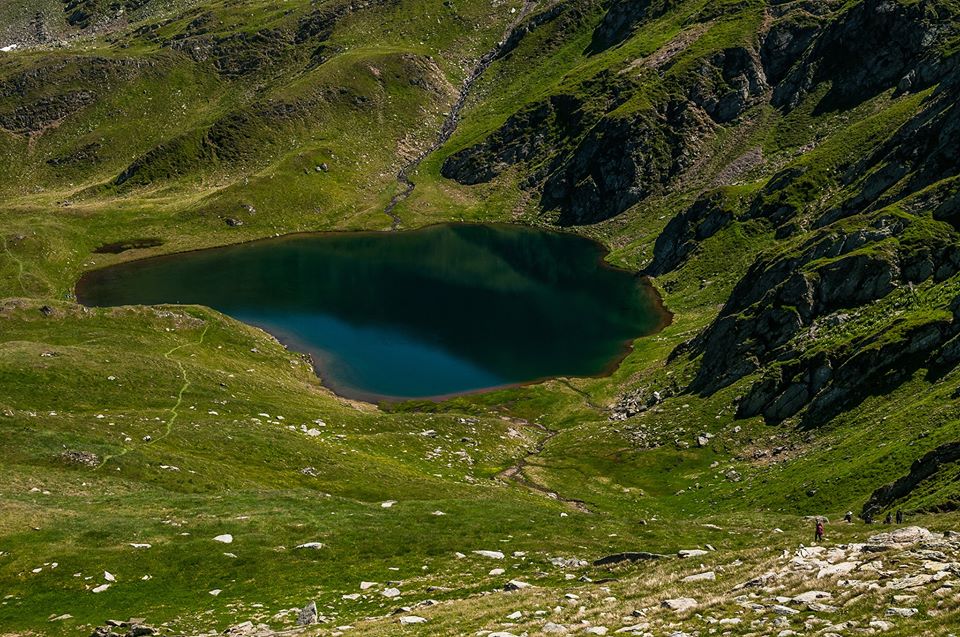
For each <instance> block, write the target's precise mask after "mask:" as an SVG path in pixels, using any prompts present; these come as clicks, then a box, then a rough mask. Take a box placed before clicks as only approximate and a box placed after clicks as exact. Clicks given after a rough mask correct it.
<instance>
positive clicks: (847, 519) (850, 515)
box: [843, 511, 853, 524]
mask: <svg viewBox="0 0 960 637" xmlns="http://www.w3.org/2000/svg"><path fill="white" fill-rule="evenodd" d="M843 521H844V522H846V523H847V524H853V511H847V514H846V515H844V516H843Z"/></svg>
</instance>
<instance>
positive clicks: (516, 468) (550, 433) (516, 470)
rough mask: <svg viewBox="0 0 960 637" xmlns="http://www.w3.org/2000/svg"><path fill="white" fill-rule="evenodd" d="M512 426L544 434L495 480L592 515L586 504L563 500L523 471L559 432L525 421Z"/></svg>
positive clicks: (580, 501)
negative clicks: (524, 488)
mask: <svg viewBox="0 0 960 637" xmlns="http://www.w3.org/2000/svg"><path fill="white" fill-rule="evenodd" d="M512 422H513V423H514V424H517V425H520V426H523V427H531V428H533V429H536V430H538V431H540V432H542V433H545V434H546V435H545V436H541V437H540V439H539V440H538V441H537V444H536V446H535V447H534V448H533V450H532V451H529V452H527V454H526V455H525V456H523V457H522V458H520V459H519V460H518V461H517V462H516V464H514V465H513V466H510V467H507V468H506V469H504V470H503V471H501V472H500V473H498V474H497V478H498V479H500V480H503V481H504V482H509V481H513V482H516V483H517V484H519V485H521V486H523V487H526V488H527V489H530V490H531V491H536V492H537V493H542V494H543V495H545V496H547V497H549V498H552V499H554V500H556V501H558V502H563V503H564V504H567V505H569V506H570V507H571V508H573V509H576V510H577V511H580V512H581V513H593V511H591V510H590V507H588V506H587V503H586V502H584V501H583V500H577V499H575V498H564V497H562V496H561V495H560V494H559V493H557V492H556V491H553V490H552V489H550V488H548V487H546V486H544V485H542V484H540V483H538V482H536V481H535V480H534V479H533V478H531V477H530V476H528V475H527V474H526V473H524V469H526V468H527V465H528V464H529V463H530V459H531V458H535V457H538V456H539V455H540V454H541V453H543V450H544V449H546V447H547V445H548V444H549V443H550V441H551V440H553V439H554V438H556V437H557V436H558V435H559V434H560V432H559V431H557V430H555V429H549V428H547V427H544V426H543V425H541V424H538V423H531V422H529V421H526V420H519V419H517V420H513V421H512Z"/></svg>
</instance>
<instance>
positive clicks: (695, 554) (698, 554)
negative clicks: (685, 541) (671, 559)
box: [677, 549, 710, 558]
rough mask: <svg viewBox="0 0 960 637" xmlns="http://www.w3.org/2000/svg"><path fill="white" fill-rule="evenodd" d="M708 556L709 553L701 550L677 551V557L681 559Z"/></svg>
mask: <svg viewBox="0 0 960 637" xmlns="http://www.w3.org/2000/svg"><path fill="white" fill-rule="evenodd" d="M709 554H710V551H704V550H703V549H683V550H682V551H677V556H678V557H681V558H688V557H702V556H704V555H709Z"/></svg>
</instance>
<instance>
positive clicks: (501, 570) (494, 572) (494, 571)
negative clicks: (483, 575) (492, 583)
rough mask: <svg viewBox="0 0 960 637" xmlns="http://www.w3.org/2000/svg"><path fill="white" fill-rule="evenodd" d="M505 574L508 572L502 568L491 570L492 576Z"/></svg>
mask: <svg viewBox="0 0 960 637" xmlns="http://www.w3.org/2000/svg"><path fill="white" fill-rule="evenodd" d="M504 573H506V571H505V570H503V569H502V568H493V569H490V575H503V574H504Z"/></svg>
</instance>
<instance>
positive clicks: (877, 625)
mask: <svg viewBox="0 0 960 637" xmlns="http://www.w3.org/2000/svg"><path fill="white" fill-rule="evenodd" d="M869 626H870V628H873V629H875V630H879V631H881V632H886V631H888V630H891V629H893V624H892V623H890V622H888V621H884V620H882V619H875V620H873V621H872V622H870V624H869Z"/></svg>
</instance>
